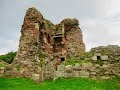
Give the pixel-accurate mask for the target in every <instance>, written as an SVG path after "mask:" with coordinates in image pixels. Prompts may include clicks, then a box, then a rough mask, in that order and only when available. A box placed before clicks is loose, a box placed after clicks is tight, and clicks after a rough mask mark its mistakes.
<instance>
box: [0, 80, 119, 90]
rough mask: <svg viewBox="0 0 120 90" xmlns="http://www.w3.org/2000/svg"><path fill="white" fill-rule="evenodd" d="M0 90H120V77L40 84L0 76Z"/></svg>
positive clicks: (49, 81)
mask: <svg viewBox="0 0 120 90" xmlns="http://www.w3.org/2000/svg"><path fill="white" fill-rule="evenodd" d="M0 90H120V78H114V79H109V80H93V79H86V78H71V79H63V78H61V79H58V80H55V81H51V80H48V81H44V82H43V83H40V84H37V83H35V82H34V81H32V80H30V79H26V78H0Z"/></svg>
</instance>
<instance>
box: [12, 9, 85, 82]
mask: <svg viewBox="0 0 120 90" xmlns="http://www.w3.org/2000/svg"><path fill="white" fill-rule="evenodd" d="M78 25H79V22H78V20H77V19H75V18H73V19H69V18H68V19H64V20H63V21H61V23H60V24H57V25H54V24H53V23H51V22H50V21H49V20H46V19H45V18H44V17H43V16H42V14H41V13H40V12H39V11H38V10H36V9H35V8H29V9H28V10H27V12H26V15H25V18H24V22H23V25H22V29H21V37H20V41H19V49H18V51H17V55H16V57H15V59H14V61H13V63H12V67H13V68H16V67H19V71H20V75H22V76H25V77H30V78H31V77H34V76H37V77H38V79H39V81H42V80H43V77H44V72H43V71H42V67H44V66H47V65H49V63H51V65H53V68H54V65H56V61H59V64H60V63H61V62H62V61H64V60H66V58H70V57H72V56H75V55H79V54H80V53H82V52H85V44H84V42H83V36H82V31H81V29H80V28H79V26H78Z"/></svg>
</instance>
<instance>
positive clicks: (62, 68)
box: [57, 65, 65, 71]
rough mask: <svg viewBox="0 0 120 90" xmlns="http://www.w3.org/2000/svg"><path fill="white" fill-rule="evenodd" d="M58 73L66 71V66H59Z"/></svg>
mask: <svg viewBox="0 0 120 90" xmlns="http://www.w3.org/2000/svg"><path fill="white" fill-rule="evenodd" d="M57 71H65V65H58V66H57Z"/></svg>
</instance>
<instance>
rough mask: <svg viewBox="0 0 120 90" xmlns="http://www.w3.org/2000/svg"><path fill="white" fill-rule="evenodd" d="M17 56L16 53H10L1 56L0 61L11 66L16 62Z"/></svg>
mask: <svg viewBox="0 0 120 90" xmlns="http://www.w3.org/2000/svg"><path fill="white" fill-rule="evenodd" d="M15 56H16V52H9V53H7V54H5V55H0V60H2V61H4V62H6V63H9V64H10V63H12V61H13V60H14V57H15Z"/></svg>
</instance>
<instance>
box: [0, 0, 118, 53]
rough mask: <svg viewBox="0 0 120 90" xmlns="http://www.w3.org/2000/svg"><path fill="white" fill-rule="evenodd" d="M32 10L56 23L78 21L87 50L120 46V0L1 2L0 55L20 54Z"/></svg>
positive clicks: (12, 0) (6, 0)
mask: <svg viewBox="0 0 120 90" xmlns="http://www.w3.org/2000/svg"><path fill="white" fill-rule="evenodd" d="M30 7H35V8H36V9H38V10H39V11H40V12H41V13H42V14H43V16H44V17H45V18H46V19H48V20H50V21H51V22H53V23H54V24H58V23H59V22H60V21H62V20H63V19H65V18H77V19H78V20H79V23H80V25H79V26H80V28H81V30H82V33H83V40H84V42H85V45H86V51H89V50H90V49H91V48H93V47H97V46H105V45H109V44H111V45H120V41H119V39H120V0H0V55H2V54H5V53H8V52H10V51H17V49H18V45H19V38H20V30H21V25H22V24H23V20H24V16H25V13H26V10H27V9H28V8H30Z"/></svg>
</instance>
